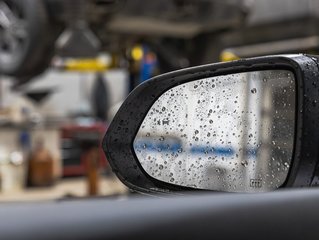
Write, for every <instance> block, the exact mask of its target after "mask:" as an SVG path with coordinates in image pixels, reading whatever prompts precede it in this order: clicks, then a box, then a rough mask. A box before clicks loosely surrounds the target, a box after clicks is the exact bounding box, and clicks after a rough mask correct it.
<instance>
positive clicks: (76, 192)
mask: <svg viewBox="0 0 319 240" xmlns="http://www.w3.org/2000/svg"><path fill="white" fill-rule="evenodd" d="M127 192H128V189H127V188H126V187H125V186H124V185H123V184H122V183H121V182H120V181H119V180H118V179H117V178H116V177H101V180H100V187H99V196H109V195H118V194H120V195H121V194H123V195H124V194H126V193H127ZM69 196H72V197H87V183H86V178H85V177H79V178H67V179H62V180H60V181H59V182H57V183H56V184H55V185H54V186H52V187H41V188H28V189H20V190H14V191H6V192H4V193H0V202H11V201H15V202H16V201H43V200H55V199H60V198H64V197H69Z"/></svg>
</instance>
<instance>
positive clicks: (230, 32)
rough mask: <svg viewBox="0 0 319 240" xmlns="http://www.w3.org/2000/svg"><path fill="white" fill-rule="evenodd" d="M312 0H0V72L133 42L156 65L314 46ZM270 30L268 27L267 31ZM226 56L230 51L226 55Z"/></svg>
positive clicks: (23, 72)
mask: <svg viewBox="0 0 319 240" xmlns="http://www.w3.org/2000/svg"><path fill="white" fill-rule="evenodd" d="M316 4H317V2H316V1H313V0H302V1H301V2H300V1H298V0H293V1H291V0H282V1H276V0H271V1H263V0H255V1H248V0H227V1H215V0H200V1H195V0H164V1H163V0H154V1H142V0H131V1H124V0H77V1H75V0H64V1H62V0H23V1H22V0H1V1H0V34H1V38H0V40H1V41H0V74H2V75H9V76H13V77H14V78H15V79H16V80H17V81H18V82H20V83H23V82H27V81H29V80H30V79H32V78H33V77H34V76H36V75H38V74H40V73H42V72H43V71H44V70H45V69H47V68H48V67H49V66H50V64H51V62H52V57H53V56H60V57H75V58H76V57H80V58H91V57H96V56H97V55H98V54H99V53H101V52H108V53H111V55H117V56H126V54H127V49H129V48H131V47H132V46H134V44H136V43H146V44H148V46H150V48H152V50H153V51H154V52H155V53H156V54H157V58H158V60H159V65H160V72H167V71H172V70H175V69H179V68H183V67H187V66H194V65H198V64H204V63H210V62H217V61H219V60H220V59H222V60H229V59H235V58H241V57H253V56H258V55H266V54H279V53H286V52H289V53H294V52H300V51H302V52H309V53H315V52H316V49H318V45H319V41H318V30H317V25H318V16H319V15H318V13H317V11H315V9H316V7H317V5H316ZM270 33H271V34H270ZM229 56H230V57H229Z"/></svg>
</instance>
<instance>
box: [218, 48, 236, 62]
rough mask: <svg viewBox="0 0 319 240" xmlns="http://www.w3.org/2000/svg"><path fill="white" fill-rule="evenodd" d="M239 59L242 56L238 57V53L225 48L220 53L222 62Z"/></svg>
mask: <svg viewBox="0 0 319 240" xmlns="http://www.w3.org/2000/svg"><path fill="white" fill-rule="evenodd" d="M238 59H240V57H238V56H237V55H236V54H234V53H233V52H231V51H227V50H224V51H222V53H221V54H220V60H221V61H222V62H229V61H234V60H238Z"/></svg>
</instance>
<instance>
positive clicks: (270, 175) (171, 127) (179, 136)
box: [133, 70, 296, 192]
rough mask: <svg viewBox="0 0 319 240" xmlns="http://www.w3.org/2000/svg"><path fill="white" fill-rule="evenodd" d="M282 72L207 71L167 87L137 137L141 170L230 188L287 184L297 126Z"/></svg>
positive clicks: (289, 84)
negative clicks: (218, 73)
mask: <svg viewBox="0 0 319 240" xmlns="http://www.w3.org/2000/svg"><path fill="white" fill-rule="evenodd" d="M295 98H296V97H295V79H294V75H293V73H291V72H290V71H287V70H265V71H255V72H245V73H236V74H230V75H223V76H217V77H209V78H205V79H199V80H196V81H192V82H188V83H185V84H181V85H179V86H176V87H174V88H172V89H170V90H168V91H167V92H165V93H164V94H163V95H162V96H161V97H160V98H159V99H158V100H157V101H156V102H155V103H154V104H153V106H152V107H151V109H150V110H149V112H148V113H147V115H146V117H145V119H144V121H143V123H142V125H141V127H140V129H139V131H138V133H137V136H136V138H135V140H134V146H133V147H134V151H135V153H136V156H137V158H138V160H139V161H140V163H141V166H142V167H143V169H144V170H145V171H146V172H147V173H148V174H149V175H150V176H152V177H153V178H155V179H158V180H161V181H163V182H167V183H171V184H175V185H179V186H185V187H192V188H198V189H209V190H216V191H227V192H263V191H271V190H274V189H276V188H278V187H280V186H281V185H282V184H284V182H285V180H286V178H287V175H288V172H289V168H290V165H291V159H292V152H293V144H294V131H295Z"/></svg>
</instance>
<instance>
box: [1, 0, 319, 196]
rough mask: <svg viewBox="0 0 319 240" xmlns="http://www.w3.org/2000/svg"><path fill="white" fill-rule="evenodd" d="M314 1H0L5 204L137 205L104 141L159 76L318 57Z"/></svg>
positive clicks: (316, 4) (318, 30) (318, 11)
mask: <svg viewBox="0 0 319 240" xmlns="http://www.w3.org/2000/svg"><path fill="white" fill-rule="evenodd" d="M318 20H319V1H318V0H152V1H146V0H144V1H142V0H126V1H125V0H0V129H1V130H0V201H20V200H44V199H60V198H76V197H86V196H96V195H103V196H112V197H114V196H125V195H127V194H129V191H128V189H126V188H125V187H124V186H123V185H122V184H121V183H120V182H119V181H118V180H117V179H116V177H115V176H114V175H113V174H112V172H111V169H110V167H109V165H108V162H107V159H105V157H104V155H103V153H102V151H101V148H100V144H101V139H102V138H103V135H104V133H105V131H106V129H107V127H108V125H109V123H110V122H111V120H112V118H113V116H114V115H115V113H116V111H117V109H118V108H119V107H120V105H121V103H122V102H123V100H124V99H125V98H126V96H127V95H128V94H129V92H130V91H131V90H132V89H133V88H134V87H136V86H137V85H138V84H140V83H142V82H143V81H147V80H148V79H149V78H151V77H152V76H155V75H157V74H160V73H164V72H168V71H172V70H176V69H180V68H184V67H191V66H195V65H199V64H206V63H213V62H218V61H230V60H236V59H240V58H246V57H254V56H261V55H270V54H282V53H301V52H302V53H308V54H317V53H318V50H319V28H318V23H319V21H318Z"/></svg>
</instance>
